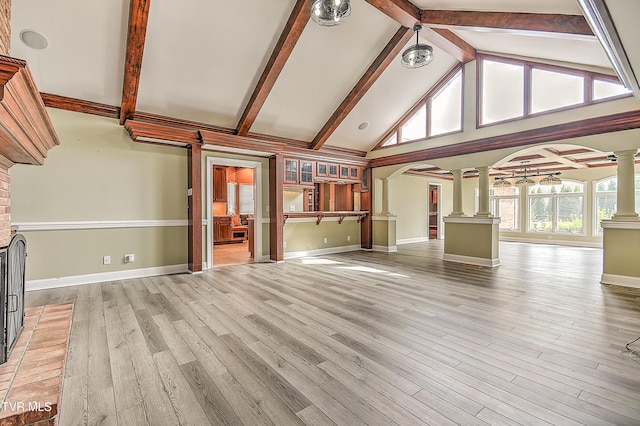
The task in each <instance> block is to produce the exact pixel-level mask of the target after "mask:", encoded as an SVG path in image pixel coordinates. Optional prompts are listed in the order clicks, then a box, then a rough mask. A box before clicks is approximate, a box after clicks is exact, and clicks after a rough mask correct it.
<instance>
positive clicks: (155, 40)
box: [11, 0, 613, 151]
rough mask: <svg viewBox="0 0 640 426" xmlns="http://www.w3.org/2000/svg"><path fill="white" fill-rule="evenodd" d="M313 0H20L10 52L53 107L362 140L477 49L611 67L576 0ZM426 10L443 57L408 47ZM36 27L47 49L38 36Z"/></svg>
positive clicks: (305, 141) (326, 141)
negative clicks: (35, 42)
mask: <svg viewBox="0 0 640 426" xmlns="http://www.w3.org/2000/svg"><path fill="white" fill-rule="evenodd" d="M310 4H311V2H310V0H299V1H295V0H278V1H264V0H243V1H229V2H211V1H207V0H183V1H180V2H172V1H162V0H156V1H153V2H150V0H131V3H130V2H129V1H126V0H109V1H104V2H86V1H83V0H61V1H56V2H43V1H39V0H19V1H14V2H13V4H12V22H11V24H12V45H11V56H14V57H17V58H21V59H25V60H26V61H27V62H28V64H29V67H30V69H31V71H32V73H33V75H34V78H35V80H36V84H37V85H38V88H39V89H40V91H41V92H43V93H45V94H48V95H47V96H46V97H45V99H46V101H47V105H49V106H57V107H63V108H67V109H74V108H75V109H76V110H80V111H87V112H94V113H96V112H97V113H101V114H102V115H109V116H113V117H117V118H119V119H121V122H123V121H124V120H127V119H129V120H131V119H133V120H137V119H140V117H141V116H142V114H141V113H150V114H155V115H159V116H162V117H170V118H173V119H177V120H183V121H185V120H186V121H189V122H196V123H201V124H202V126H207V127H208V128H209V129H210V130H211V129H213V131H217V130H220V131H222V132H223V133H226V134H227V135H229V134H240V135H244V136H247V135H248V136H249V137H253V138H257V139H260V138H264V136H262V135H268V136H269V137H276V138H280V139H282V140H287V139H293V140H296V141H298V144H299V145H301V144H302V145H304V146H307V147H309V148H313V149H320V148H323V147H328V146H333V147H339V148H341V149H345V148H346V149H353V150H358V151H368V150H370V149H371V148H372V147H373V146H375V144H376V143H377V142H378V141H379V139H380V138H381V137H382V136H383V135H384V133H385V132H386V131H387V130H389V128H390V127H391V126H392V125H393V124H394V123H395V122H396V121H397V120H398V119H399V118H400V117H401V116H402V114H403V113H404V112H406V111H407V110H408V109H409V108H410V107H411V106H412V105H414V104H415V103H416V102H417V101H418V100H419V99H420V98H421V97H422V96H423V95H424V94H425V93H426V92H427V91H428V90H429V89H430V88H431V87H433V85H434V84H436V83H437V82H438V80H439V79H440V78H441V77H442V76H443V75H444V74H446V73H447V72H448V71H449V70H450V69H451V68H452V67H453V66H455V65H456V64H457V63H459V61H460V60H462V61H468V60H470V59H473V55H475V52H476V51H482V52H489V53H495V54H503V55H512V56H518V57H526V58H532V59H540V60H551V61H562V62H565V63H569V64H570V65H571V64H573V65H575V66H578V67H590V68H593V67H596V68H598V69H602V70H603V71H605V72H609V73H613V69H612V67H611V64H610V63H609V61H608V59H607V56H606V55H605V53H604V51H603V49H602V47H601V46H600V44H599V43H598V41H597V40H596V38H595V37H594V36H593V35H592V34H591V30H590V29H589V27H588V25H587V23H586V21H585V20H584V18H583V17H582V15H581V11H580V8H579V7H578V5H577V3H576V1H575V0H544V1H535V2H532V1H528V0H475V1H463V0H412V1H407V0H367V1H365V0H352V14H351V17H350V18H349V20H348V21H347V22H346V23H344V24H342V25H340V26H336V27H331V28H325V27H319V26H317V25H316V24H315V23H313V22H312V21H311V20H310V19H309V9H310ZM445 12H446V13H445ZM495 12H500V13H495ZM418 21H422V22H424V23H425V29H424V30H423V31H422V33H421V38H422V39H423V40H422V41H423V42H426V43H429V44H432V45H433V46H434V52H435V60H434V61H433V63H431V64H430V65H429V66H427V67H424V68H421V69H417V70H408V69H405V68H403V67H402V66H401V65H400V57H399V52H401V51H402V50H403V49H404V48H405V47H406V46H408V45H411V44H413V43H414V42H415V38H414V37H413V36H412V34H413V32H412V31H411V30H410V28H407V27H410V26H412V25H413V23H416V22H418ZM403 26H404V27H403ZM26 29H30V30H35V31H37V32H39V33H41V34H42V35H44V36H45V37H46V38H47V40H48V47H47V48H46V49H41V50H39V49H33V48H31V47H29V46H27V45H26V44H25V43H24V42H23V41H22V40H21V37H20V33H21V32H22V31H23V30H26ZM128 40H129V42H128ZM123 88H124V90H123ZM123 92H124V95H123ZM68 98H71V99H68ZM75 100H82V101H84V102H74V101H75ZM146 117H147V119H149V116H148V115H146ZM365 122H366V123H368V126H367V127H366V129H364V130H359V129H358V126H359V125H360V124H361V123H365ZM192 124H193V123H192Z"/></svg>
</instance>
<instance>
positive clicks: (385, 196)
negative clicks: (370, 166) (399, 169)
mask: <svg viewBox="0 0 640 426" xmlns="http://www.w3.org/2000/svg"><path fill="white" fill-rule="evenodd" d="M381 213H382V215H384V216H391V212H390V211H389V178H388V177H386V178H382V212H381Z"/></svg>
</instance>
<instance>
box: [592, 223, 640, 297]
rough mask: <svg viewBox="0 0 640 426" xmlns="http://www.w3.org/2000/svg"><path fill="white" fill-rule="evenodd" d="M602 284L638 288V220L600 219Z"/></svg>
mask: <svg viewBox="0 0 640 426" xmlns="http://www.w3.org/2000/svg"><path fill="white" fill-rule="evenodd" d="M602 231H603V235H602V254H603V256H602V257H603V266H602V272H603V273H602V279H601V281H600V282H601V283H603V284H613V285H619V286H623V287H631V288H640V263H639V262H638V259H640V220H630V221H622V220H603V221H602Z"/></svg>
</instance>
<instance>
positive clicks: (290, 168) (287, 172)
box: [284, 158, 298, 184]
mask: <svg viewBox="0 0 640 426" xmlns="http://www.w3.org/2000/svg"><path fill="white" fill-rule="evenodd" d="M284 183H293V184H297V183H298V160H293V159H290V158H285V159H284Z"/></svg>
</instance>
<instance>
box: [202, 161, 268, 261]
mask: <svg viewBox="0 0 640 426" xmlns="http://www.w3.org/2000/svg"><path fill="white" fill-rule="evenodd" d="M261 170H262V165H261V163H259V162H253V161H244V160H234V159H228V158H212V157H209V158H208V159H207V187H208V190H207V198H208V203H207V222H206V224H207V265H206V267H207V269H209V268H212V267H214V266H222V265H233V264H242V263H252V262H254V261H256V260H258V261H259V260H260V259H261V257H262V238H261V236H262V232H261V230H262V229H261V228H262V227H261V223H262V218H261V214H260V212H261V196H260V193H261V191H260V188H261V187H262V186H261V182H260V180H261V179H260V177H261ZM259 231H260V232H259Z"/></svg>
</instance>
